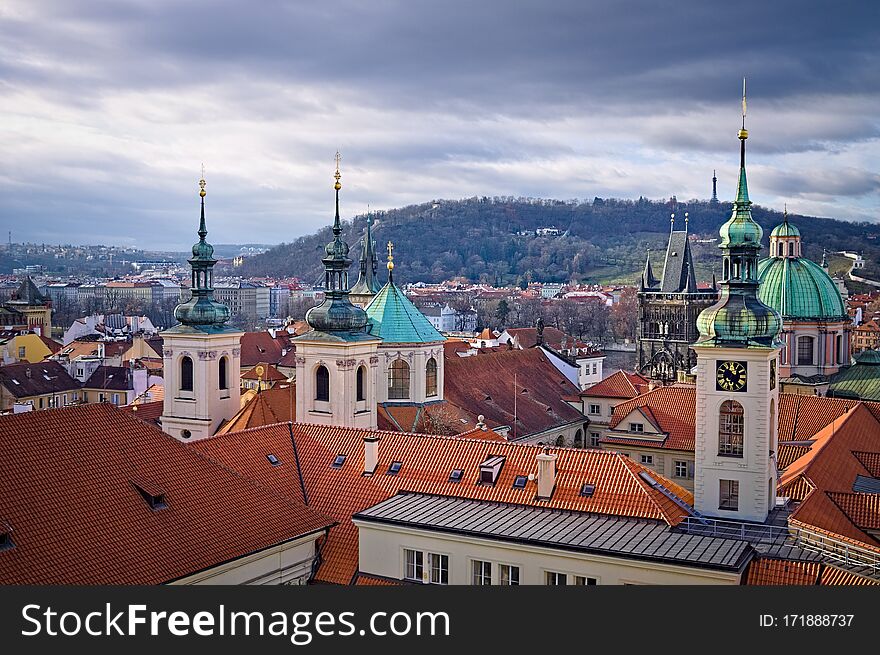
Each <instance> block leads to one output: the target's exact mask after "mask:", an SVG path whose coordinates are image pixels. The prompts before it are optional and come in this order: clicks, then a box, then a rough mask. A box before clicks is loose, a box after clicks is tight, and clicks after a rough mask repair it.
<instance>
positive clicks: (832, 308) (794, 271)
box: [758, 224, 849, 320]
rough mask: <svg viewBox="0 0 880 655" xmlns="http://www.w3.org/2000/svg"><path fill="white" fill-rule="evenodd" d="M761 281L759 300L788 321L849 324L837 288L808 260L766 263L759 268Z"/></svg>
mask: <svg viewBox="0 0 880 655" xmlns="http://www.w3.org/2000/svg"><path fill="white" fill-rule="evenodd" d="M788 226H789V228H794V226H793V225H791V224H788ZM779 227H782V226H779ZM779 227H777V228H776V229H779ZM794 229H795V230H797V228H794ZM774 232H775V230H774ZM758 279H759V280H760V282H761V286H760V287H758V296H759V297H760V298H761V300H762V301H763V302H764V303H765V304H767V305H770V306H771V307H773V308H774V309H775V310H776V311H778V312H779V313H780V314H782V316H783V317H784V318H785V319H788V320H791V319H795V320H798V319H802V320H807V319H819V320H828V319H840V320H849V318H848V315H847V312H846V307H845V306H844V304H843V298H841V297H840V292H839V291H838V290H837V285H836V284H835V283H834V281H833V280H832V279H831V277H830V276H829V275H828V273H827V272H826V271H825V270H824V269H823V268H822V267H821V266H819V265H818V264H816V263H815V262H812V261H810V260H809V259H805V258H800V257H770V258H769V259H764V260H762V261H761V262H760V263H759V264H758Z"/></svg>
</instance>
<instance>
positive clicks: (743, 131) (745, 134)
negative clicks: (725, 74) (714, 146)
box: [737, 77, 749, 139]
mask: <svg viewBox="0 0 880 655" xmlns="http://www.w3.org/2000/svg"><path fill="white" fill-rule="evenodd" d="M737 136H738V137H739V138H740V139H748V138H749V132H748V130H747V129H746V78H745V77H743V126H742V129H741V130H740V131H739V134H738V135H737Z"/></svg>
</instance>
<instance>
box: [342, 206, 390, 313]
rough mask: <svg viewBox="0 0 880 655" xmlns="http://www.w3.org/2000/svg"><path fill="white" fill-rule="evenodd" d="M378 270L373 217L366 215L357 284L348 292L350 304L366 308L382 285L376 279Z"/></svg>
mask: <svg viewBox="0 0 880 655" xmlns="http://www.w3.org/2000/svg"><path fill="white" fill-rule="evenodd" d="M378 269H379V259H378V257H377V256H376V242H375V241H374V240H373V216H372V214H368V215H367V231H366V233H365V234H364V238H363V241H362V244H361V258H360V272H359V273H358V279H357V282H355V283H354V286H353V287H352V288H351V290H350V291H349V292H348V297H349V298H350V299H351V302H352V303H353V304H355V305H358V306H360V307H364V308H366V306H367V305H368V304H369V303H370V301H371V300H372V299H373V296H375V295H376V294H377V293H379V290H380V289H381V288H382V285H381V284H379V279H378V278H377V277H376V272H377V271H378Z"/></svg>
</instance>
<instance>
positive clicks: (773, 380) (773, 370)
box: [770, 359, 776, 390]
mask: <svg viewBox="0 0 880 655" xmlns="http://www.w3.org/2000/svg"><path fill="white" fill-rule="evenodd" d="M775 388H776V360H775V359H774V360H773V361H771V362H770V389H771V390H773V389H775Z"/></svg>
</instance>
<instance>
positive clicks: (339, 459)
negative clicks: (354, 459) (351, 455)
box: [330, 455, 345, 469]
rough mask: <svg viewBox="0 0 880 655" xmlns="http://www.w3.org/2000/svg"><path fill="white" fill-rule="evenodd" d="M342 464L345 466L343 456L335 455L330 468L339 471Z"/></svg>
mask: <svg viewBox="0 0 880 655" xmlns="http://www.w3.org/2000/svg"><path fill="white" fill-rule="evenodd" d="M343 464H345V455H337V456H336V459H334V460H333V463H332V464H331V465H330V466H331V468H335V469H341V468H342V465H343Z"/></svg>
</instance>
